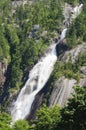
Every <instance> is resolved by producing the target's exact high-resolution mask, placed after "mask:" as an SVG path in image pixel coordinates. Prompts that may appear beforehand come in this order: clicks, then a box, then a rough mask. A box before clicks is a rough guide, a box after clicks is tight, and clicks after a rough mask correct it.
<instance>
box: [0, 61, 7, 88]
mask: <svg viewBox="0 0 86 130" xmlns="http://www.w3.org/2000/svg"><path fill="white" fill-rule="evenodd" d="M6 70H7V60H6V59H4V62H3V63H2V62H0V88H1V87H3V84H4V82H5V80H6V77H5V74H6Z"/></svg>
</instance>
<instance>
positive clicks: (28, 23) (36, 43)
mask: <svg viewBox="0 0 86 130" xmlns="http://www.w3.org/2000/svg"><path fill="white" fill-rule="evenodd" d="M65 2H68V3H69V4H72V6H75V5H76V4H77V3H83V4H84V6H83V10H82V12H81V14H80V15H79V16H78V17H77V18H76V19H75V20H73V22H72V23H71V25H70V26H69V27H68V31H67V38H66V41H65V44H66V46H67V47H68V49H73V48H75V47H76V46H77V45H79V44H82V43H83V42H86V22H85V21H86V1H85V0H65ZM11 3H12V0H0V62H2V63H3V62H4V59H7V60H8V70H7V79H6V85H7V88H8V90H7V91H8V92H9V93H12V92H15V91H16V90H17V91H19V90H20V88H21V87H22V86H23V84H24V82H25V81H26V78H27V74H28V72H29V70H30V69H31V68H32V67H33V66H34V64H36V63H37V61H38V59H39V58H40V57H41V56H42V55H43V54H44V51H45V50H46V49H47V47H48V46H49V45H50V44H51V43H52V40H55V38H57V39H59V36H60V33H61V31H62V21H63V20H64V16H63V14H62V11H63V10H62V9H63V7H62V4H63V3H64V0H61V1H59V0H40V1H37V2H33V4H32V5H30V4H29V2H28V3H27V4H26V5H23V4H21V5H20V6H18V7H17V8H16V7H15V8H14V6H11V5H12V4H11ZM61 54H63V52H61ZM82 66H86V51H85V52H83V53H81V54H80V55H79V57H78V58H77V60H76V61H75V63H74V64H73V63H72V62H71V57H70V61H69V62H64V61H60V60H59V61H58V62H57V63H56V65H55V68H54V71H53V73H52V75H51V77H50V79H49V81H48V86H49V94H50V93H51V90H52V87H53V84H54V82H55V80H57V79H58V78H59V77H61V76H63V75H64V76H65V77H67V78H74V79H76V80H77V81H79V79H80V78H81V75H80V73H79V72H80V67H82ZM0 93H2V91H1V92H0ZM49 94H48V96H47V97H46V98H47V102H48V98H49ZM6 100H7V101H8V99H7V98H6ZM85 106H86V90H85V88H81V87H79V86H77V87H75V93H74V94H73V97H72V98H71V99H69V102H68V104H67V106H65V107H64V108H59V107H58V106H54V107H51V108H48V107H47V106H46V105H44V106H43V107H42V108H41V109H40V110H38V111H37V115H36V119H34V120H32V121H30V122H29V125H28V122H27V121H24V120H19V121H17V122H16V123H15V124H14V125H13V126H11V124H10V123H11V121H12V119H11V117H10V116H9V115H8V114H7V113H5V112H4V109H5V110H6V107H7V104H6V102H5V104H4V109H1V113H0V130H85V129H86V107H85Z"/></svg>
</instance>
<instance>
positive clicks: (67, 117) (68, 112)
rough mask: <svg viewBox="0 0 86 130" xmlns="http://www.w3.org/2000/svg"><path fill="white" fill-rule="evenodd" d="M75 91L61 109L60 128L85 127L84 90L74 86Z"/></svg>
mask: <svg viewBox="0 0 86 130" xmlns="http://www.w3.org/2000/svg"><path fill="white" fill-rule="evenodd" d="M74 90H75V93H73V97H72V98H71V99H69V102H68V104H67V106H65V107H64V108H63V109H62V112H61V115H62V122H61V123H62V124H63V126H64V128H62V130H66V129H68V130H85V128H86V107H85V106H86V90H85V88H82V87H79V86H76V87H75V88H74Z"/></svg>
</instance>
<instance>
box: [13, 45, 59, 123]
mask: <svg viewBox="0 0 86 130" xmlns="http://www.w3.org/2000/svg"><path fill="white" fill-rule="evenodd" d="M55 46H56V45H55V44H53V45H51V46H50V48H49V50H48V52H47V53H46V54H45V56H44V57H42V58H41V60H40V61H39V62H38V63H37V64H36V65H35V66H34V67H33V69H32V70H31V71H30V74H29V79H28V80H27V82H26V84H25V86H24V87H23V88H22V90H21V92H20V94H19V96H18V98H17V101H16V102H15V103H14V107H13V110H12V112H11V115H12V119H13V121H16V120H18V119H24V118H25V117H26V116H27V115H28V114H29V113H30V109H31V105H32V103H33V100H34V98H35V95H36V94H37V93H38V92H39V91H40V90H41V89H42V88H43V87H44V85H45V83H46V82H47V80H48V78H49V76H50V74H51V72H52V70H53V66H54V64H55V62H56V60H57V56H56V50H55Z"/></svg>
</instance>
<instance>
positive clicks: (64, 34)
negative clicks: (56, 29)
mask: <svg viewBox="0 0 86 130" xmlns="http://www.w3.org/2000/svg"><path fill="white" fill-rule="evenodd" d="M66 32H67V28H65V29H63V31H62V33H61V36H60V37H61V40H63V39H64V38H65V36H66Z"/></svg>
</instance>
